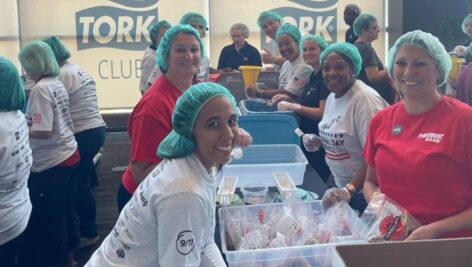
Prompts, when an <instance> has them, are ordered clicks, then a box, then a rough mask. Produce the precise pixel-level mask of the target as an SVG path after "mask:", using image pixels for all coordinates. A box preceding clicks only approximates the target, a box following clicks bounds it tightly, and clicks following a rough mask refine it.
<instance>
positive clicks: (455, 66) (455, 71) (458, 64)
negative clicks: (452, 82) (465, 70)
mask: <svg viewBox="0 0 472 267" xmlns="http://www.w3.org/2000/svg"><path fill="white" fill-rule="evenodd" d="M451 61H452V68H451V71H450V72H449V77H450V78H452V79H457V78H458V77H459V73H461V68H462V64H464V62H465V59H463V58H460V57H452V58H451Z"/></svg>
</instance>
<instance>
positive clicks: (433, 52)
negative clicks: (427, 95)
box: [388, 30, 452, 86]
mask: <svg viewBox="0 0 472 267" xmlns="http://www.w3.org/2000/svg"><path fill="white" fill-rule="evenodd" d="M404 45H414V46H416V47H418V48H421V49H423V50H424V52H425V53H426V54H428V56H430V57H431V59H432V60H433V62H434V64H435V65H436V68H437V69H438V71H439V74H440V75H441V77H440V78H439V80H438V81H437V83H436V85H438V86H441V85H443V84H444V83H445V82H446V79H447V75H448V74H449V71H450V70H451V67H452V62H451V57H450V56H449V54H448V53H447V51H446V48H444V45H443V44H442V43H441V42H440V41H439V39H438V38H437V37H436V36H434V35H432V34H431V33H427V32H423V31H420V30H416V31H411V32H407V33H405V34H404V35H402V36H401V37H400V38H398V39H397V41H396V42H395V44H394V45H393V47H392V48H391V49H390V51H389V53H388V74H389V75H390V77H392V78H393V64H394V62H395V56H396V55H397V52H398V50H400V48H401V47H402V46H404Z"/></svg>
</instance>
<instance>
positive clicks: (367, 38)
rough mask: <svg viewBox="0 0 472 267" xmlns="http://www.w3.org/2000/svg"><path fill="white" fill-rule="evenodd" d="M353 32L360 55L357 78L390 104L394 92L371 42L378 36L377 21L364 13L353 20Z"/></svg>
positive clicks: (393, 97) (393, 98)
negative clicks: (359, 67)
mask: <svg viewBox="0 0 472 267" xmlns="http://www.w3.org/2000/svg"><path fill="white" fill-rule="evenodd" d="M353 27H354V33H355V34H356V35H357V36H358V38H357V41H356V42H355V43H354V45H355V46H356V47H357V49H358V50H359V53H360V54H361V57H362V69H361V72H360V73H359V75H358V76H357V78H358V79H359V80H362V81H363V82H364V83H365V84H367V85H368V86H370V87H372V88H374V89H375V91H377V92H378V93H379V94H380V96H381V97H383V99H385V101H387V102H388V103H389V104H392V103H393V102H394V100H395V92H394V90H393V89H392V88H391V87H390V85H389V79H390V78H389V77H388V72H387V69H385V68H384V65H383V63H382V61H381V60H380V58H379V57H378V56H377V53H376V52H375V50H374V48H373V47H372V42H373V41H374V40H376V39H377V38H378V37H379V31H380V30H379V23H378V20H377V18H376V17H375V16H373V15H371V14H367V13H364V14H362V15H360V16H359V17H357V19H356V20H355V21H354V26H353Z"/></svg>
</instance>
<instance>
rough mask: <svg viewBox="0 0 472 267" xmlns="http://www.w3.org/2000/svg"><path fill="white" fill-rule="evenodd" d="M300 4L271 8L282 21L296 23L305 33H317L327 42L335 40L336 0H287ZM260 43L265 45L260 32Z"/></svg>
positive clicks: (263, 35) (263, 36)
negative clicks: (296, 6)
mask: <svg viewBox="0 0 472 267" xmlns="http://www.w3.org/2000/svg"><path fill="white" fill-rule="evenodd" d="M288 1H290V2H293V3H296V4H298V5H300V6H301V8H295V7H280V8H275V9H272V10H274V11H275V12H277V13H279V14H280V15H281V16H282V17H283V18H284V22H287V23H291V24H294V25H298V28H299V29H300V30H301V31H302V32H305V33H311V34H319V35H321V36H323V37H324V38H325V40H326V41H327V42H336V41H337V38H336V32H337V9H336V4H337V2H338V0H324V1H320V0H288ZM261 37H262V38H261V45H262V47H264V46H265V43H266V40H265V39H266V36H265V34H264V32H262V36H261Z"/></svg>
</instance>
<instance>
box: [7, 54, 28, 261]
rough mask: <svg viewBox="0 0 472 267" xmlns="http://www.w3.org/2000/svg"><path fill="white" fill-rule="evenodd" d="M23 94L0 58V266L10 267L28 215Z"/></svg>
mask: <svg viewBox="0 0 472 267" xmlns="http://www.w3.org/2000/svg"><path fill="white" fill-rule="evenodd" d="M25 102H26V99H25V90H24V88H23V83H22V81H21V80H20V77H19V75H18V71H17V69H16V67H15V65H13V63H11V62H10V60H8V59H6V58H4V57H2V56H0V203H1V205H0V266H2V267H14V266H16V265H15V258H16V256H17V255H18V252H19V250H20V247H21V245H22V242H23V236H24V234H23V233H24V231H25V229H26V225H27V224H28V220H29V218H30V215H31V201H30V197H29V193H28V176H29V173H30V168H31V164H32V163H33V157H32V155H31V148H30V145H29V138H28V126H27V124H26V120H25V115H24V114H23V113H22V112H21V111H20V110H21V109H22V108H23V106H24V105H25Z"/></svg>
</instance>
